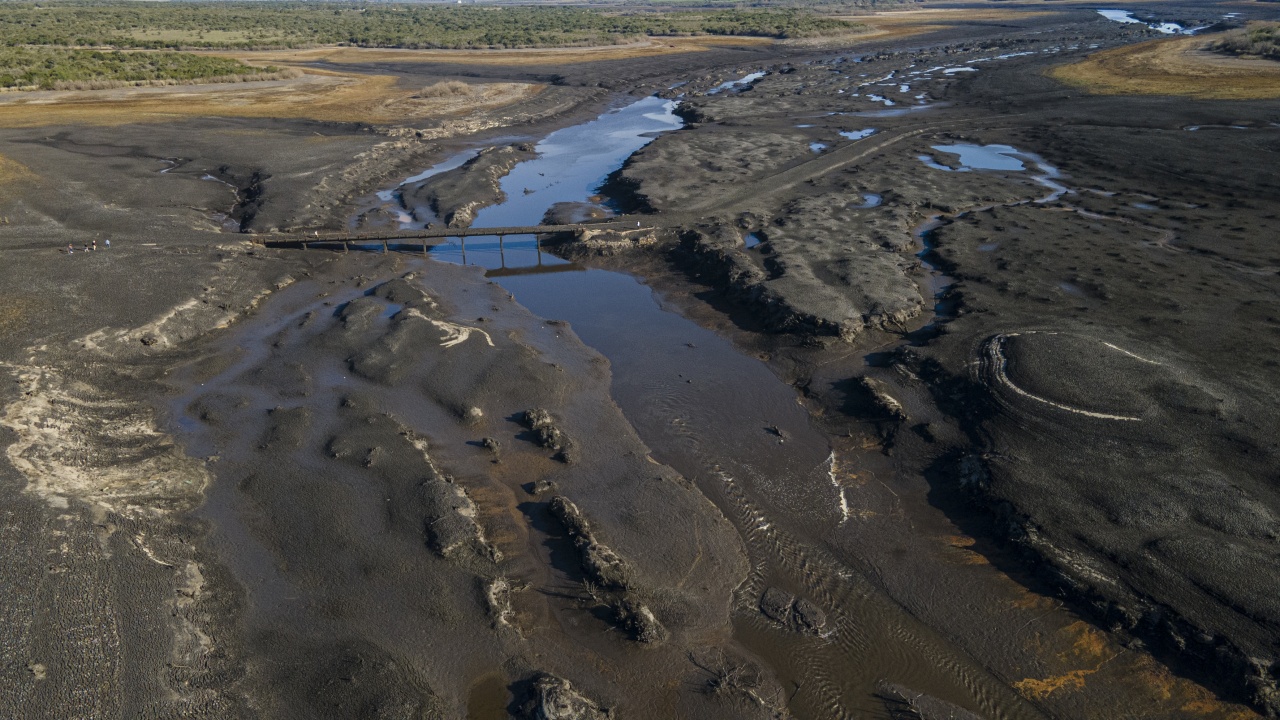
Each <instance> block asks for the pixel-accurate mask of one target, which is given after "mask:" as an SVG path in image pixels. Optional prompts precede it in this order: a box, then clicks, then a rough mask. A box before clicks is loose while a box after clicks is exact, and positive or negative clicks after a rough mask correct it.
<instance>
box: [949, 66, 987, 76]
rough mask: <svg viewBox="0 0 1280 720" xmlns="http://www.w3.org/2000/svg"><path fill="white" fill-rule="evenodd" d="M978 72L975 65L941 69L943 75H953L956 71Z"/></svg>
mask: <svg viewBox="0 0 1280 720" xmlns="http://www.w3.org/2000/svg"><path fill="white" fill-rule="evenodd" d="M967 72H978V68H976V67H953V68H947V69H945V70H943V71H942V74H943V75H955V74H956V73H967Z"/></svg>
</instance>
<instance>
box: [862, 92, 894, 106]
mask: <svg viewBox="0 0 1280 720" xmlns="http://www.w3.org/2000/svg"><path fill="white" fill-rule="evenodd" d="M867 99H868V100H875V101H876V102H878V103H884V104H885V106H886V107H888V106H893V105H897V104H898V103H896V102H894V101H892V100H890V99H889V98H886V97H882V96H880V95H872V94H871V93H867Z"/></svg>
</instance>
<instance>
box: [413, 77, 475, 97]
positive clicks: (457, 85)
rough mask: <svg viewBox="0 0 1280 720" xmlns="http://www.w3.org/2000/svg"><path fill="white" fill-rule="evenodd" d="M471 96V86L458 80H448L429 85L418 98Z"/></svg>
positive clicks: (421, 91)
mask: <svg viewBox="0 0 1280 720" xmlns="http://www.w3.org/2000/svg"><path fill="white" fill-rule="evenodd" d="M470 94H471V86H470V85H468V84H466V83H464V82H458V81H457V80H447V81H443V82H438V83H436V84H434V85H428V86H426V87H424V88H422V90H420V91H418V97H424V98H438V97H463V96H467V95H470Z"/></svg>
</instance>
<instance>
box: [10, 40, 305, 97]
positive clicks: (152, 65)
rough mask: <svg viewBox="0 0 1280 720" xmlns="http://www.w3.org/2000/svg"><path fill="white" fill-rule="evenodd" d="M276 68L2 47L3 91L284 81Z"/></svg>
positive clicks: (173, 55) (186, 56) (155, 55)
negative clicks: (265, 80)
mask: <svg viewBox="0 0 1280 720" xmlns="http://www.w3.org/2000/svg"><path fill="white" fill-rule="evenodd" d="M285 74H286V73H284V71H282V70H281V69H280V68H275V67H253V66H251V65H246V64H244V63H242V62H239V61H238V60H232V59H230V58H220V57H208V56H204V55H195V54H192V53H181V52H119V51H107V52H102V51H98V50H82V49H70V48H51V47H17V48H13V47H0V88H5V89H12V88H19V89H39V90H92V89H100V88H109V87H121V86H124V85H157V84H174V83H186V82H196V81H199V82H237V81H241V80H263V79H266V78H267V77H282V76H283V75H285Z"/></svg>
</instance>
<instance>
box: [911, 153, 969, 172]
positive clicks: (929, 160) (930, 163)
mask: <svg viewBox="0 0 1280 720" xmlns="http://www.w3.org/2000/svg"><path fill="white" fill-rule="evenodd" d="M916 159H917V160H919V161H920V162H922V163H924V164H925V166H926V167H930V168H933V169H934V170H941V171H943V172H969V168H967V167H958V168H952V167H947V166H946V165H943V164H941V163H939V162H938V161H937V160H934V159H933V157H932V156H930V155H917V156H916Z"/></svg>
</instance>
